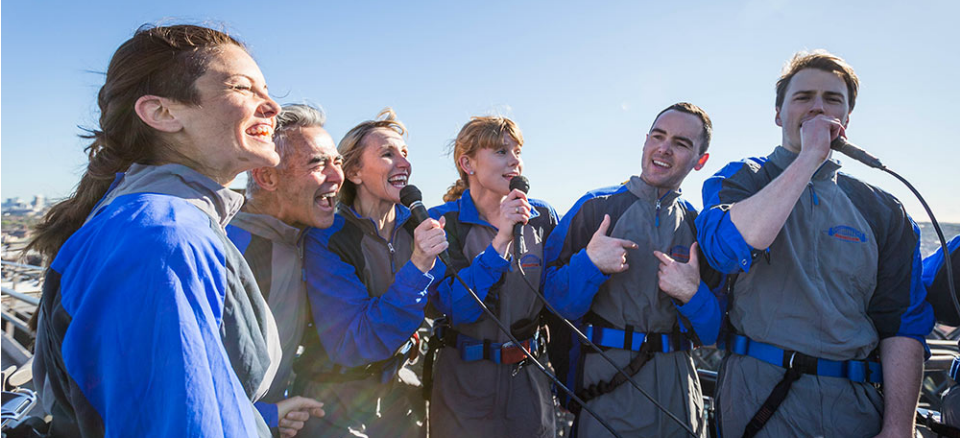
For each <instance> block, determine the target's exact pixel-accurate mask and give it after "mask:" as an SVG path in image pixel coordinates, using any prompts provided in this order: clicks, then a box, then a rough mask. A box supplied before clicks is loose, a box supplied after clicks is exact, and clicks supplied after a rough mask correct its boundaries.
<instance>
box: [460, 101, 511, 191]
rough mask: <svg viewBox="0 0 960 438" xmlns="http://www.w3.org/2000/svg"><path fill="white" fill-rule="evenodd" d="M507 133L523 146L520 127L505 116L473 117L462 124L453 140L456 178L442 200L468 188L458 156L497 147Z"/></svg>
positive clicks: (499, 146)
mask: <svg viewBox="0 0 960 438" xmlns="http://www.w3.org/2000/svg"><path fill="white" fill-rule="evenodd" d="M504 135H509V136H511V137H513V139H514V140H516V141H517V144H518V145H520V146H523V133H522V132H520V127H519V126H517V124H516V123H515V122H514V121H513V120H510V119H508V118H506V117H501V116H487V117H474V118H472V119H470V121H469V122H467V124H466V125H463V128H461V129H460V133H459V134H457V139H456V140H454V142H453V164H454V166H456V167H457V173H459V174H460V179H458V180H457V181H456V182H455V183H453V185H452V186H450V188H449V189H447V193H446V194H445V195H443V202H450V201H454V200H457V199H459V198H460V196H461V195H463V192H464V191H466V190H467V189H468V188H470V184H469V183H468V182H467V173H466V172H464V170H463V169H462V168H460V157H462V156H464V155H466V156H468V157H474V156H476V154H477V151H478V150H480V149H481V148H482V149H498V148H502V147H503V136H504Z"/></svg>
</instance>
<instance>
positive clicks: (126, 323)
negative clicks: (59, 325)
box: [54, 216, 257, 437]
mask: <svg viewBox="0 0 960 438" xmlns="http://www.w3.org/2000/svg"><path fill="white" fill-rule="evenodd" d="M204 220H206V223H204V224H203V226H206V227H209V219H207V218H206V217H205V216H204ZM180 225H183V224H180ZM180 231H181V230H178V229H176V228H174V229H170V228H163V227H157V228H155V229H138V230H133V232H128V233H118V234H122V237H118V239H120V240H119V242H100V243H99V244H96V245H85V246H84V247H81V248H73V249H72V250H74V251H75V257H73V259H72V261H70V262H69V263H64V264H63V265H61V266H54V269H56V270H57V271H58V272H61V273H62V285H61V298H62V300H61V305H62V306H63V308H64V309H65V310H66V311H67V312H68V313H69V314H70V315H71V316H72V321H71V323H70V329H69V330H68V331H67V332H66V335H65V337H64V342H63V345H62V354H63V360H64V365H65V367H66V369H67V372H68V374H69V375H70V376H71V377H72V378H73V379H74V381H75V382H77V384H78V385H79V386H80V388H81V390H82V391H83V392H84V394H85V396H86V397H87V399H88V400H89V401H90V403H91V405H92V406H93V407H94V408H95V409H96V410H97V411H98V412H99V413H100V416H101V417H102V420H103V424H104V426H105V435H106V436H158V437H159V436H210V437H215V436H255V435H256V434H257V427H256V420H255V418H256V417H255V416H256V415H257V414H256V413H255V410H254V409H253V404H252V403H251V401H250V400H249V399H248V398H247V396H246V393H245V392H244V389H243V387H242V385H241V384H240V381H239V379H237V376H236V375H235V374H234V370H233V368H232V367H231V365H230V360H229V358H228V356H227V353H226V351H225V349H224V346H223V344H222V341H221V338H220V332H219V322H220V316H221V315H222V312H223V301H222V300H223V293H224V290H225V282H226V277H225V272H224V269H223V251H222V248H220V246H219V242H218V241H216V238H215V236H212V233H209V232H208V233H192V234H183V233H181V232H180ZM90 241H91V240H87V243H89V242H90ZM63 251H64V250H63V249H61V255H64V254H63ZM68 251H69V250H68ZM58 260H61V259H60V257H58ZM58 268H59V269H58ZM61 269H62V270H61Z"/></svg>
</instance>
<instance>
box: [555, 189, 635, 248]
mask: <svg viewBox="0 0 960 438" xmlns="http://www.w3.org/2000/svg"><path fill="white" fill-rule="evenodd" d="M625 191H627V186H626V184H620V185H616V186H611V187H603V188H599V189H596V190H592V191H589V192H587V193H586V194H585V195H583V196H581V197H580V199H578V200H577V202H576V203H574V204H573V207H570V211H568V212H567V214H565V215H563V219H561V220H560V224H559V225H557V228H554V230H553V233H550V237H549V238H548V239H547V245H546V247H545V248H544V250H543V256H544V259H545V260H544V265H549V264H550V263H552V262H554V261H556V259H557V257H560V250H561V249H563V242H564V241H565V240H566V239H567V232H568V231H569V230H570V222H571V221H572V220H573V217H574V216H576V215H577V212H578V211H580V208H581V207H583V204H584V203H585V202H587V201H589V200H591V199H594V198H599V197H601V196H610V195H615V194H617V193H621V192H625Z"/></svg>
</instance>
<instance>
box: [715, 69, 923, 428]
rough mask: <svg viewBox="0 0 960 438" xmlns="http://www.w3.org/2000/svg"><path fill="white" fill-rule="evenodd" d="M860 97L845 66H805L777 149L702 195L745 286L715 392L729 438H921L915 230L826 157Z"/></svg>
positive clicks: (781, 95)
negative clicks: (916, 437) (916, 431)
mask: <svg viewBox="0 0 960 438" xmlns="http://www.w3.org/2000/svg"><path fill="white" fill-rule="evenodd" d="M858 85H859V82H858V79H857V76H856V75H855V74H854V72H853V68H852V67H850V65H848V64H847V63H846V62H845V61H844V60H843V59H840V58H839V57H837V56H834V55H832V54H829V53H826V52H823V51H817V52H813V53H798V54H796V55H795V56H794V57H793V59H792V60H791V61H790V62H789V63H788V64H787V66H786V67H785V69H784V72H783V74H782V75H781V76H780V79H779V80H778V81H777V98H776V118H775V120H776V123H777V126H780V127H781V128H782V133H783V138H782V143H781V146H778V147H777V148H776V149H775V150H774V151H773V153H772V154H770V155H769V156H767V157H765V158H750V159H746V160H743V161H740V162H735V163H731V164H729V165H727V166H726V167H725V168H724V169H723V170H721V171H720V172H719V173H717V174H716V175H714V176H713V177H712V178H710V179H709V180H707V182H706V183H705V184H704V186H703V199H704V211H703V212H702V213H701V214H700V216H699V217H698V218H697V221H696V222H697V228H698V229H699V237H700V239H699V241H700V242H701V244H702V245H703V252H704V254H705V256H706V258H707V260H708V261H709V263H710V265H711V266H713V267H714V268H717V269H718V270H720V271H722V272H725V273H727V274H733V275H735V276H736V277H735V280H733V282H734V283H733V292H732V294H731V296H730V298H729V300H730V304H729V315H728V318H729V326H728V328H729V333H727V335H726V336H725V339H721V341H725V342H726V348H727V349H728V350H730V351H731V352H732V353H733V354H730V355H729V356H728V357H727V358H726V359H725V362H724V364H723V366H722V367H721V373H720V376H719V378H718V388H717V391H718V398H717V403H718V408H717V409H718V418H719V421H720V427H721V432H722V435H723V436H727V437H736V436H741V435H742V436H754V435H756V436H768V437H784V436H828V437H834V436H837V437H840V436H842V437H871V436H875V435H877V434H880V435H882V436H912V435H913V424H914V415H915V409H916V406H917V399H918V394H919V389H920V379H921V371H922V369H923V357H924V350H925V342H924V336H925V335H926V334H927V333H929V332H930V330H931V329H932V326H933V312H932V310H931V308H930V306H929V304H927V303H926V302H924V295H925V293H924V290H923V287H922V286H921V283H920V256H919V248H918V241H919V233H920V231H919V229H918V228H917V226H916V225H915V224H914V223H913V221H912V220H911V219H910V217H909V216H907V213H906V211H904V209H903V207H902V206H901V205H900V203H899V201H897V199H895V198H894V197H893V196H891V195H890V194H888V193H886V192H884V191H882V190H880V189H878V188H876V187H873V186H870V185H868V184H866V183H863V182H861V181H859V180H857V179H854V178H852V177H850V176H848V175H844V174H839V173H838V172H837V171H838V169H839V168H840V163H839V162H838V161H837V160H835V159H832V158H831V156H830V144H831V142H832V141H833V140H834V139H836V138H837V137H838V136H841V135H843V134H844V130H845V129H846V127H847V124H848V122H849V117H850V112H851V111H853V107H854V104H855V103H856V98H857V89H858ZM879 383H882V385H883V394H882V396H881V393H880V392H879V391H878V390H877V388H876V386H875V384H879Z"/></svg>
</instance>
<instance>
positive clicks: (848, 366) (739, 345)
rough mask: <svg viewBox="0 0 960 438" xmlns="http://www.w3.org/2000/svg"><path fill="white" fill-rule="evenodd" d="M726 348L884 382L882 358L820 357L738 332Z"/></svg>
mask: <svg viewBox="0 0 960 438" xmlns="http://www.w3.org/2000/svg"><path fill="white" fill-rule="evenodd" d="M726 349H727V350H729V351H731V352H733V353H736V354H740V355H744V356H750V357H753V358H755V359H759V360H762V361H764V362H766V363H769V364H771V365H776V366H778V367H783V368H787V369H791V368H796V369H797V370H799V371H800V372H801V373H803V374H815V375H818V376H826V377H840V378H844V379H849V380H852V381H854V382H860V383H882V382H883V373H882V372H881V371H882V370H881V368H880V362H875V361H869V360H845V361H837V360H829V359H820V358H817V357H813V356H808V355H806V354H803V353H799V352H796V351H790V350H784V349H782V348H779V347H775V346H773V345H770V344H765V343H763V342H759V341H754V340H752V339H750V338H748V337H746V336H741V335H736V334H734V335H731V336H730V339H729V340H728V341H727V345H726ZM957 366H958V365H957V362H956V361H954V365H953V368H951V371H953V370H954V369H955V368H957Z"/></svg>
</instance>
